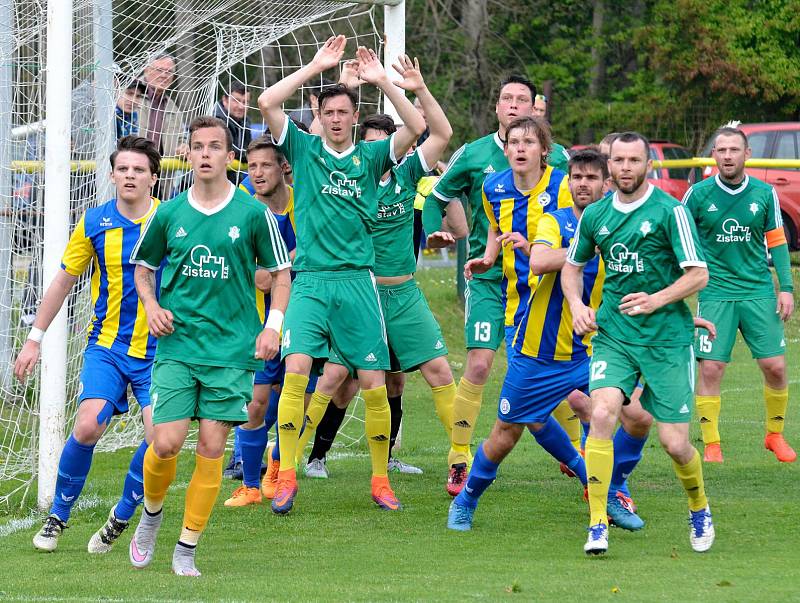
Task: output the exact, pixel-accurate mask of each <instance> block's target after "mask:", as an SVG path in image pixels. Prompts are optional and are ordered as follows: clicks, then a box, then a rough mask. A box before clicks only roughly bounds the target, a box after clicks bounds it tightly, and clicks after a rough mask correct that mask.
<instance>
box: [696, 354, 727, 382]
mask: <svg viewBox="0 0 800 603" xmlns="http://www.w3.org/2000/svg"><path fill="white" fill-rule="evenodd" d="M724 374H725V363H724V362H716V361H713V360H702V361H700V377H701V378H702V379H703V383H706V384H715V383H719V382H720V381H722V376H723V375H724Z"/></svg>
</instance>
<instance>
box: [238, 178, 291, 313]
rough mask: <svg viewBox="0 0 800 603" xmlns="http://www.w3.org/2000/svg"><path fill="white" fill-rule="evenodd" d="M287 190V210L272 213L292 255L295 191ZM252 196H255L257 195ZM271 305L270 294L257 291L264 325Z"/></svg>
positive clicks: (259, 310) (241, 187)
mask: <svg viewBox="0 0 800 603" xmlns="http://www.w3.org/2000/svg"><path fill="white" fill-rule="evenodd" d="M239 188H240V189H242V190H243V191H245V192H249V191H248V189H247V188H245V187H244V186H243V185H242V184H240V185H239ZM287 188H288V189H289V202H288V203H287V204H286V209H284V210H283V212H282V213H279V214H276V213H275V212H272V215H273V216H275V220H277V222H278V231H279V232H280V234H281V238H282V239H283V242H284V243H286V250H287V251H288V252H289V253H290V254H291V253H292V251H294V249H295V248H296V247H297V237H296V236H295V228H294V189H293V188H292V187H291V186H289V187H287ZM251 194H253V196H255V193H251ZM292 277H294V273H292ZM270 303H271V302H270V296H269V293H265V292H263V291H260V290H258V289H256V306H257V307H258V315H259V316H260V317H261V323H262V324H266V323H265V321H266V320H267V313H268V311H269V306H270Z"/></svg>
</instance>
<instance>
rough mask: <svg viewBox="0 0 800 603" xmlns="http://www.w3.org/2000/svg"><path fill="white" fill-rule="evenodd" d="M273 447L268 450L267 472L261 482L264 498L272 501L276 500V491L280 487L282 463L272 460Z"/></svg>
mask: <svg viewBox="0 0 800 603" xmlns="http://www.w3.org/2000/svg"><path fill="white" fill-rule="evenodd" d="M272 448H273V447H272V446H270V447H269V448H267V472H266V473H265V474H264V479H262V480H261V493H262V494H263V495H264V498H268V499H270V500H272V499H273V498H275V489H276V488H277V487H278V471H279V470H280V468H281V463H280V461H273V460H272Z"/></svg>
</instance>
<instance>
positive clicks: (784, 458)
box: [764, 432, 797, 463]
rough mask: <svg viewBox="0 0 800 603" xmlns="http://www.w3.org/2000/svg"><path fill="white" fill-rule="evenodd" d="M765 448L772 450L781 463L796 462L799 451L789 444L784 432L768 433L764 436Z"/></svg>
mask: <svg viewBox="0 0 800 603" xmlns="http://www.w3.org/2000/svg"><path fill="white" fill-rule="evenodd" d="M764 448H766V449H767V450H771V451H772V452H773V453H774V454H775V458H776V459H778V460H779V461H780V462H781V463H794V462H795V461H796V460H797V453H796V452H795V451H794V449H793V448H792V447H791V446H789V444H788V442H787V441H786V440H785V439H784V438H783V434H782V433H776V432H770V433H768V434H767V436H766V437H765V438H764Z"/></svg>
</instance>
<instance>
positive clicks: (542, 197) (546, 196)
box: [536, 191, 552, 207]
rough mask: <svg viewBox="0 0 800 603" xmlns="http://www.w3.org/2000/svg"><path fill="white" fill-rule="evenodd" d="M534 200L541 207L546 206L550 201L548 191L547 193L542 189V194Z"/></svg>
mask: <svg viewBox="0 0 800 603" xmlns="http://www.w3.org/2000/svg"><path fill="white" fill-rule="evenodd" d="M536 200H537V201H538V202H539V205H541V206H542V207H547V206H548V205H550V201H552V198H551V197H550V193H548V192H547V191H544V192H543V193H542V194H540V195H539V196H538V197H537V198H536Z"/></svg>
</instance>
